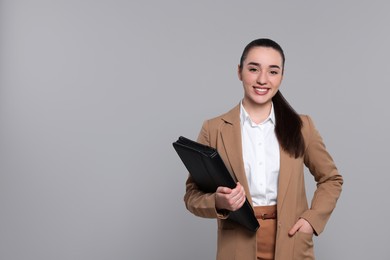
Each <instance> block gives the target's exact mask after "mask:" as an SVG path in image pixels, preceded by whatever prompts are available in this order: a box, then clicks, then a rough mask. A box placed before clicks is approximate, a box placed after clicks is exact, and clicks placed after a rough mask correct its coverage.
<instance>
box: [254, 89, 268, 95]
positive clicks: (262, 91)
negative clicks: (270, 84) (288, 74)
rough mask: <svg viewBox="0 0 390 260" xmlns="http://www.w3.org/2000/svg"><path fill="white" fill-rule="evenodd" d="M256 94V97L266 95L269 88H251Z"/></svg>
mask: <svg viewBox="0 0 390 260" xmlns="http://www.w3.org/2000/svg"><path fill="white" fill-rule="evenodd" d="M253 88H254V90H255V92H256V94H258V95H266V94H267V93H268V91H269V90H270V88H265V87H253Z"/></svg>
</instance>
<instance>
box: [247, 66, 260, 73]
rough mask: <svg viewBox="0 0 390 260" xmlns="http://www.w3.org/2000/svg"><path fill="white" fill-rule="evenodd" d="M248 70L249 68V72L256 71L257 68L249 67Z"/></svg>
mask: <svg viewBox="0 0 390 260" xmlns="http://www.w3.org/2000/svg"><path fill="white" fill-rule="evenodd" d="M248 70H249V71H250V72H256V71H258V69H257V68H255V67H249V68H248Z"/></svg>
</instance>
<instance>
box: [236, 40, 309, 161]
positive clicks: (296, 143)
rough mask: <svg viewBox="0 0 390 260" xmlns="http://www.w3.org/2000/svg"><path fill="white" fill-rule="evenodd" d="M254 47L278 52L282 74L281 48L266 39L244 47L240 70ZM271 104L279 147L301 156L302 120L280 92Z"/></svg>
mask: <svg viewBox="0 0 390 260" xmlns="http://www.w3.org/2000/svg"><path fill="white" fill-rule="evenodd" d="M254 47H266V48H272V49H274V50H276V51H277V52H279V53H280V56H282V65H283V68H282V69H283V70H282V73H284V63H285V60H286V58H285V56H284V52H283V49H282V47H280V45H279V44H278V43H276V42H275V41H273V40H270V39H266V38H262V39H257V40H254V41H252V42H250V43H249V44H248V45H247V46H246V47H245V49H244V51H243V53H242V55H241V59H240V70H241V69H242V68H243V64H244V61H245V59H246V57H247V56H248V52H249V51H250V50H251V49H252V48H254ZM272 102H273V104H274V110H275V118H276V125H275V134H276V137H277V138H278V141H279V143H280V145H281V147H282V148H283V149H284V150H285V151H286V152H287V153H288V154H290V155H291V156H294V157H295V158H298V157H300V156H303V154H304V152H305V143H304V140H303V136H302V132H301V128H302V120H301V118H300V116H299V115H298V113H297V112H296V111H295V110H294V109H293V108H292V107H291V105H290V104H289V103H288V102H287V100H286V99H285V98H284V97H283V95H282V93H281V92H280V90H279V91H278V92H277V93H276V94H275V96H274V97H273V98H272Z"/></svg>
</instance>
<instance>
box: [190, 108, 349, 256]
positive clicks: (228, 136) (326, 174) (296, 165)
mask: <svg viewBox="0 0 390 260" xmlns="http://www.w3.org/2000/svg"><path fill="white" fill-rule="evenodd" d="M301 118H302V121H303V127H302V134H303V137H304V140H305V155H304V156H303V157H300V158H297V159H295V158H293V157H291V156H289V155H288V154H287V153H286V152H285V151H284V150H283V149H282V148H281V147H280V173H279V183H278V198H277V211H278V219H277V235H276V249H275V260H289V259H296V260H305V259H314V252H313V240H312V236H311V235H308V234H304V233H300V232H297V233H296V234H295V235H294V236H292V237H290V236H289V235H288V231H289V230H290V228H291V227H292V226H293V225H294V224H295V222H296V221H297V220H298V219H299V218H304V219H306V220H307V221H308V222H309V223H310V224H311V225H312V226H313V228H314V230H315V234H316V235H319V234H320V233H321V232H322V231H323V230H324V227H325V224H326V222H327V221H328V219H329V217H330V215H331V213H332V211H333V209H334V208H335V206H336V202H337V199H338V197H339V195H340V193H341V186H342V183H343V179H342V176H341V175H340V174H339V173H338V171H337V168H336V166H335V164H334V162H333V160H332V158H331V156H330V155H329V153H328V152H327V151H326V148H325V145H324V143H323V141H322V138H321V136H320V135H319V133H318V131H317V130H316V129H315V127H314V125H313V122H312V121H311V119H310V118H309V117H308V116H301ZM198 141H199V142H200V143H203V144H206V145H209V146H212V147H214V148H216V149H217V150H218V152H219V154H220V156H221V157H222V159H223V161H224V162H225V164H226V166H227V168H228V169H229V171H230V173H231V174H232V176H233V177H234V178H235V179H236V180H237V181H239V182H240V183H241V184H242V185H243V187H244V189H245V192H246V194H250V192H249V188H248V182H247V179H246V175H245V170H244V163H243V159H242V145H241V126H240V106H239V105H237V106H236V107H234V108H233V109H232V110H230V111H229V112H228V113H226V114H224V115H221V116H219V117H216V118H214V119H211V120H207V121H205V122H204V124H203V126H202V130H201V132H200V134H199V137H198ZM304 165H306V167H308V169H309V171H310V172H311V174H312V175H313V176H314V179H315V181H316V182H317V189H316V191H315V193H314V196H313V198H312V200H311V206H310V208H309V207H308V203H307V199H306V192H305V183H304ZM247 197H248V200H249V202H250V203H251V204H252V199H251V197H250V196H247ZM184 201H185V204H186V207H187V209H188V210H189V211H190V212H192V213H193V214H195V215H197V216H200V217H205V218H217V222H218V241H217V259H218V260H229V259H239V260H247V259H248V260H255V259H256V234H255V233H253V232H250V231H247V230H246V229H245V228H243V227H241V226H239V225H238V224H236V223H234V222H232V221H230V220H228V219H226V218H227V217H228V216H227V215H221V214H219V213H218V212H217V211H216V209H215V194H214V193H203V192H202V191H200V190H199V189H198V188H197V186H196V184H195V183H194V182H193V180H192V178H191V177H190V176H189V178H188V180H187V182H186V194H185V196H184ZM252 205H253V204H252Z"/></svg>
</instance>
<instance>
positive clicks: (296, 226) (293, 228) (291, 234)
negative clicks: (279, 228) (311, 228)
mask: <svg viewBox="0 0 390 260" xmlns="http://www.w3.org/2000/svg"><path fill="white" fill-rule="evenodd" d="M300 227H301V225H300V223H299V222H297V223H295V225H294V226H293V227H292V228H291V229H290V231H289V232H288V234H289V236H293V235H295V233H296V232H297V231H298V230H299V228H300Z"/></svg>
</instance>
